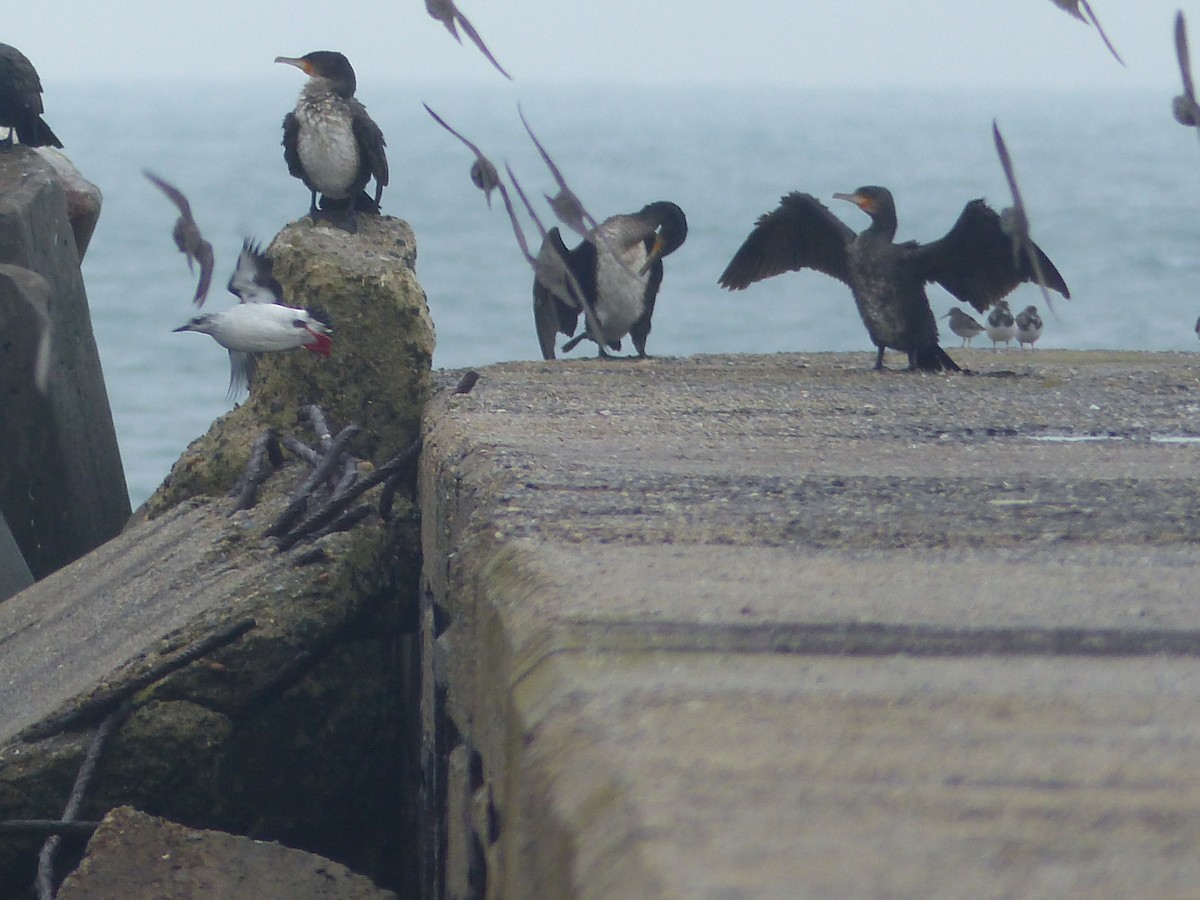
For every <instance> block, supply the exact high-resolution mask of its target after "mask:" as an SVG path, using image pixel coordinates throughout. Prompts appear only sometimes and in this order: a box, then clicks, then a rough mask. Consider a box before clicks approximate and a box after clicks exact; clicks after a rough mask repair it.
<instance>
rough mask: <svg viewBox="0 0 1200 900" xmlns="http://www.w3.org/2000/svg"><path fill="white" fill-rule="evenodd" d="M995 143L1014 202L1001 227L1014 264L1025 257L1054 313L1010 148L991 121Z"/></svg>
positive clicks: (1005, 212) (1005, 214)
mask: <svg viewBox="0 0 1200 900" xmlns="http://www.w3.org/2000/svg"><path fill="white" fill-rule="evenodd" d="M992 139H993V140H994V141H995V143H996V154H997V155H998V156H999V157H1000V167H1001V168H1002V169H1003V170H1004V177H1005V178H1006V179H1007V180H1008V189H1009V191H1010V192H1011V193H1012V198H1013V205H1012V208H1011V209H1005V210H1002V211H1001V213H1000V227H1001V228H1002V229H1003V230H1004V232H1005V233H1006V234H1007V235H1008V236H1009V238H1010V239H1011V240H1012V247H1013V262H1014V263H1016V262H1018V257H1019V256H1021V255H1022V254H1024V256H1025V258H1026V259H1027V260H1028V262H1029V265H1030V267H1031V268H1032V269H1033V276H1034V280H1036V281H1037V285H1038V287H1039V288H1040V289H1041V291H1042V296H1043V297H1044V298H1045V299H1046V305H1047V306H1049V307H1050V309H1051V310H1053V309H1054V303H1053V301H1052V300H1051V299H1050V292H1049V291H1047V290H1046V275H1045V272H1044V271H1043V269H1042V261H1041V259H1040V258H1039V254H1038V253H1037V252H1036V250H1037V248H1036V247H1035V246H1034V243H1033V238H1031V237H1030V235H1029V216H1028V215H1027V214H1026V212H1025V202H1024V201H1023V200H1022V199H1021V189H1020V188H1019V187H1018V186H1017V175H1016V173H1015V172H1014V171H1013V164H1012V157H1010V156H1009V155H1008V146H1007V145H1006V144H1005V143H1004V137H1003V135H1001V134H1000V126H999V125H997V124H996V120H995V119H993V120H992Z"/></svg>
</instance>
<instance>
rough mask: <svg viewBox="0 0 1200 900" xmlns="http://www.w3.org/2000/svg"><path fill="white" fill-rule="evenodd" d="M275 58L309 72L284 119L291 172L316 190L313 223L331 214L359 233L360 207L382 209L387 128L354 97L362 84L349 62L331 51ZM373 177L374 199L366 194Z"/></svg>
mask: <svg viewBox="0 0 1200 900" xmlns="http://www.w3.org/2000/svg"><path fill="white" fill-rule="evenodd" d="M275 62H277V63H286V64H287V65H289V66H295V67H296V68H298V69H300V70H301V71H302V72H304V73H305V74H306V75H308V76H309V81H308V83H307V84H305V86H304V89H303V90H302V91H300V99H299V100H297V101H296V108H295V110H293V111H292V112H290V113H288V114H287V115H286V116H284V119H283V158H284V160H286V161H287V167H288V172H290V173H291V174H292V175H293V176H295V177H296V178H299V179H300V180H301V181H303V182H304V184H305V186H306V187H307V188H308V189H309V191H311V192H312V202H311V205H310V207H309V213H310V214H311V215H312V217H313V220H314V221H315V220H317V219H319V218H326V219H329V220H330V221H333V222H335V224H337V225H338V226H339V227H341V228H344V229H345V230H346V231H350V232H353V231H356V230H357V223H356V220H355V211H356V210H360V211H361V210H366V211H370V212H378V211H379V201H380V199H381V198H382V197H383V188H384V186H385V185H386V184H387V183H388V164H387V154H386V152H385V151H384V146H385V142H384V140H383V132H381V131H380V130H379V126H378V125H376V124H375V122H374V121H373V120H372V119H371V117H370V116H369V115H368V114H367V109H366V107H365V106H363V105H362V104H361V103H360V102H359V101H358V100H357V99H355V96H354V91H355V88H356V87H357V82H356V80H355V77H354V69H353V68H352V67H351V65H350V60H348V59H346V57H345V56H343V55H342V54H341V53H337V52H335V51H332V50H316V51H314V52H312V53H306V54H305V55H304V56H301V57H296V58H293V57H290V56H277V57H275ZM372 178H374V179H375V199H374V201H373V202H372V200H371V198H370V197H368V196H367V195H366V194H365V193H364V192H363V189H364V188H365V187H366V186H367V182H369V181H370V180H371V179H372ZM317 194H320V195H321V205H320V210H318V208H317ZM335 213H336V215H334V214H335Z"/></svg>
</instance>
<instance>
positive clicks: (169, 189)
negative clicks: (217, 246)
mask: <svg viewBox="0 0 1200 900" xmlns="http://www.w3.org/2000/svg"><path fill="white" fill-rule="evenodd" d="M142 174H143V175H145V176H146V178H148V179H149V180H150V182H151V183H152V184H153V185H154V186H155V187H157V188H158V189H159V190H160V191H162V192H163V193H164V194H166V196H167V199H168V200H170V201H171V202H172V203H174V204H175V208H176V209H178V210H179V218H178V219H177V220H176V221H175V227H174V228H173V229H172V230H171V237H172V238H174V240H175V246H176V247H178V248H179V251H180V252H181V253H182V254H183V255H184V256H185V257H186V258H187V264H188V271H192V261H193V260H195V261H196V262H197V263H199V264H200V278H199V280H198V281H197V282H196V293H195V295H194V296H193V297H192V302H193V303H195V304H196V305H197V306H203V305H204V300H205V298H206V297H208V288H209V285H210V284H212V273H213V249H212V244H210V243H209V242H208V241H206V240H204V237H203V236H202V235H201V234H200V226H199V225H197V224H196V220H195V218H194V217H193V216H192V205H191V204H190V203H188V199H187V197H185V196H184V195H183V191H181V190H179V188H177V187H175V185H173V184H171V183H170V182H169V181H164V180H163V179H162V178H159V177H158V176H157V175H155V174H154V173H153V172H151V171H150V170H149V169H142Z"/></svg>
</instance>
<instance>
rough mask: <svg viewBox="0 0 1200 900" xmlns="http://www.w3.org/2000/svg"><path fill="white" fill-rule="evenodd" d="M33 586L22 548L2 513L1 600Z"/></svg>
mask: <svg viewBox="0 0 1200 900" xmlns="http://www.w3.org/2000/svg"><path fill="white" fill-rule="evenodd" d="M31 584H33V575H31V574H30V572H29V566H27V565H26V564H25V557H23V556H22V555H21V548H20V547H18V546H17V542H16V541H15V540H13V536H12V532H11V531H9V529H8V523H7V522H6V521H4V514H3V513H0V600H4V599H5V598H7V597H11V596H12V595H13V594H15V593H16V592H17V591H20V590H24V589H25V588H27V587H29V585H31Z"/></svg>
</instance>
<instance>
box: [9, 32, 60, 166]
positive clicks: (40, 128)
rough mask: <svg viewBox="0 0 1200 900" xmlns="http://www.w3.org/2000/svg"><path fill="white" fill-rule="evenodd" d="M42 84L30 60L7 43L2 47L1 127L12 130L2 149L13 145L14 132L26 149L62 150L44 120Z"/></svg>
mask: <svg viewBox="0 0 1200 900" xmlns="http://www.w3.org/2000/svg"><path fill="white" fill-rule="evenodd" d="M43 112H45V109H44V108H43V107H42V81H41V79H40V78H38V73H37V69H35V68H34V67H33V63H31V62H30V61H29V58H28V57H27V56H26V55H25V54H24V53H22V52H21V51H20V50H18V49H17V48H16V47H11V46H9V45H8V44H0V126H3V127H5V128H8V129H9V132H8V135H7V136H6V137H5V138H4V140H2V141H0V150H3V149H7V148H9V147H11V146H12V144H13V131H15V132H16V133H17V139H18V140H19V141H20V142H21V143H22V144H24V145H25V146H27V147H61V146H62V141H60V140H59V139H58V135H56V134H55V133H54V132H53V131H51V130H50V126H49V125H47V124H46V120H45V119H43V118H42V113H43Z"/></svg>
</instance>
